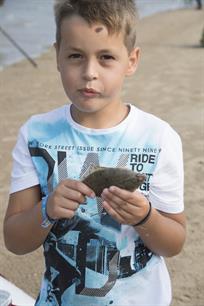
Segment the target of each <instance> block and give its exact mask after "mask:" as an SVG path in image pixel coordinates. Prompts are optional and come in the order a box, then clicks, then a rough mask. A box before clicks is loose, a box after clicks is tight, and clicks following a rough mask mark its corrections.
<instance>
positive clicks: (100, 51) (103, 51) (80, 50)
mask: <svg viewBox="0 0 204 306" xmlns="http://www.w3.org/2000/svg"><path fill="white" fill-rule="evenodd" d="M67 50H71V51H75V52H84V51H83V50H82V49H80V48H76V47H72V46H70V47H68V48H67ZM110 52H111V53H112V52H114V50H111V49H101V50H98V51H97V53H110Z"/></svg>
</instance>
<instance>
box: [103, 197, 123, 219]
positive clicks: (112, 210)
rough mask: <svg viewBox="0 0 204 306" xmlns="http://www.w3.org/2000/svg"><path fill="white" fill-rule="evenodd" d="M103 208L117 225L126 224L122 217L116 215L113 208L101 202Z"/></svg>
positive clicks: (116, 212)
mask: <svg viewBox="0 0 204 306" xmlns="http://www.w3.org/2000/svg"><path fill="white" fill-rule="evenodd" d="M103 207H104V209H105V210H106V212H107V213H108V214H109V215H110V216H111V217H112V218H113V219H115V220H116V221H118V222H119V223H126V222H125V220H124V218H123V217H122V215H121V214H120V213H118V211H116V210H115V209H114V208H112V207H111V206H110V205H109V203H108V202H106V201H103Z"/></svg>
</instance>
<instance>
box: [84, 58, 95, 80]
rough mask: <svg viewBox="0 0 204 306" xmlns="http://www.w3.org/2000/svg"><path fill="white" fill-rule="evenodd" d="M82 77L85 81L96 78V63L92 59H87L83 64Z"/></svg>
mask: <svg viewBox="0 0 204 306" xmlns="http://www.w3.org/2000/svg"><path fill="white" fill-rule="evenodd" d="M83 77H84V79H85V80H86V81H92V80H97V79H98V65H97V62H96V61H95V60H94V59H90V60H87V61H86V63H85V64H84V71H83Z"/></svg>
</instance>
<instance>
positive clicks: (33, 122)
mask: <svg viewBox="0 0 204 306" xmlns="http://www.w3.org/2000/svg"><path fill="white" fill-rule="evenodd" d="M67 107H68V106H67V105H64V106H62V107H59V108H56V109H54V110H51V111H49V112H46V113H41V114H36V115H33V116H31V117H30V118H29V119H28V120H27V121H26V122H25V123H24V125H23V126H22V127H21V129H20V132H21V134H23V135H25V137H26V138H28V139H31V138H38V137H40V138H43V137H46V135H54V134H56V133H57V132H59V130H63V128H64V126H65V124H66V125H67V119H66V118H67V116H66V113H67Z"/></svg>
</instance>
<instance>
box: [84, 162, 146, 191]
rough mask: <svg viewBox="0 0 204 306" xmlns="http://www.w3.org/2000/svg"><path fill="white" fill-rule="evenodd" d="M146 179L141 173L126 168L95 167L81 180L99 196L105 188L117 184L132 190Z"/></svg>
mask: <svg viewBox="0 0 204 306" xmlns="http://www.w3.org/2000/svg"><path fill="white" fill-rule="evenodd" d="M145 179H146V175H145V174H143V173H137V172H134V171H131V170H129V169H126V168H110V167H97V168H95V169H94V170H93V171H92V172H91V173H89V174H88V175H87V176H86V177H85V178H83V179H82V182H83V183H84V184H86V185H87V186H89V187H90V188H91V189H92V190H93V191H94V192H95V194H96V196H98V197H99V196H100V195H101V193H102V192H103V190H104V189H105V188H109V187H110V186H117V187H119V188H121V189H125V190H129V191H134V190H135V189H137V188H138V187H139V186H140V185H141V184H142V183H143V182H144V181H145Z"/></svg>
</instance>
